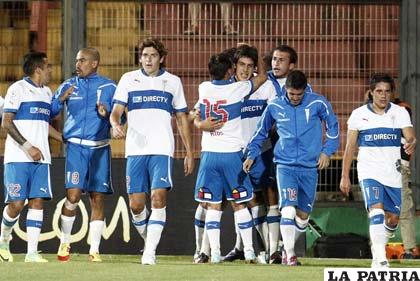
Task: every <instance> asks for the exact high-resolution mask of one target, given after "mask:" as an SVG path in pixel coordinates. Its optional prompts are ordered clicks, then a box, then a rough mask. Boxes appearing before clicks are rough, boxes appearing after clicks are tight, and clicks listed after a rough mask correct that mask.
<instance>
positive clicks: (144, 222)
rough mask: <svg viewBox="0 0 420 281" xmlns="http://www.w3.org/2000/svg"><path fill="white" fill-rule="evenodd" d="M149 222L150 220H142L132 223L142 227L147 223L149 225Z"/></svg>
mask: <svg viewBox="0 0 420 281" xmlns="http://www.w3.org/2000/svg"><path fill="white" fill-rule="evenodd" d="M148 221H149V219H144V220H142V221H135V220H132V221H131V222H132V223H133V224H134V225H135V226H142V225H145V224H147V223H148Z"/></svg>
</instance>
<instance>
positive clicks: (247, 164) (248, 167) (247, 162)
mask: <svg viewBox="0 0 420 281" xmlns="http://www.w3.org/2000/svg"><path fill="white" fill-rule="evenodd" d="M252 164H254V160H252V159H250V158H247V159H246V160H245V161H244V163H243V164H242V169H243V170H244V172H245V173H247V174H248V173H249V171H250V170H251V167H252Z"/></svg>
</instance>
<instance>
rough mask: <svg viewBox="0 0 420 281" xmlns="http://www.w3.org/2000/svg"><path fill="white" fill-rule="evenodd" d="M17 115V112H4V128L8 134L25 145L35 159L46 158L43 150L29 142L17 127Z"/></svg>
mask: <svg viewBox="0 0 420 281" xmlns="http://www.w3.org/2000/svg"><path fill="white" fill-rule="evenodd" d="M15 116H16V114H15V113H12V112H5V113H3V118H2V123H1V126H2V127H3V129H5V130H6V132H7V134H9V135H10V136H11V137H12V139H14V140H15V141H16V142H17V143H18V144H20V145H21V146H22V147H23V149H25V150H26V152H28V154H29V156H30V157H31V158H32V159H33V160H35V161H39V160H41V159H44V156H43V155H42V152H41V150H39V149H38V148H37V147H35V146H33V145H32V144H31V143H29V142H28V141H27V140H26V139H25V138H24V137H23V136H22V134H21V133H20V132H19V130H18V129H17V128H16V125H15V123H14V122H13V120H14V119H15Z"/></svg>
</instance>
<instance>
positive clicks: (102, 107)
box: [96, 102, 108, 117]
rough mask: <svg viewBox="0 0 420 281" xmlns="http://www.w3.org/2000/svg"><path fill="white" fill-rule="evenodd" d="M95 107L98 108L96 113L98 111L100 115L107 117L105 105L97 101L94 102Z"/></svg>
mask: <svg viewBox="0 0 420 281" xmlns="http://www.w3.org/2000/svg"><path fill="white" fill-rule="evenodd" d="M96 108H97V109H98V113H99V115H100V116H102V117H107V115H108V111H107V110H106V107H105V105H103V104H102V103H100V102H98V103H97V104H96Z"/></svg>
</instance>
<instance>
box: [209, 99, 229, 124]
mask: <svg viewBox="0 0 420 281" xmlns="http://www.w3.org/2000/svg"><path fill="white" fill-rule="evenodd" d="M203 102H204V104H205V107H206V110H205V115H206V119H207V118H209V117H210V116H213V117H216V118H219V119H221V120H222V121H223V122H227V121H228V120H229V113H228V112H227V111H226V109H224V108H219V106H220V105H223V104H226V103H227V101H226V100H218V101H217V102H216V103H214V104H211V103H210V101H209V100H208V99H204V100H203Z"/></svg>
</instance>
